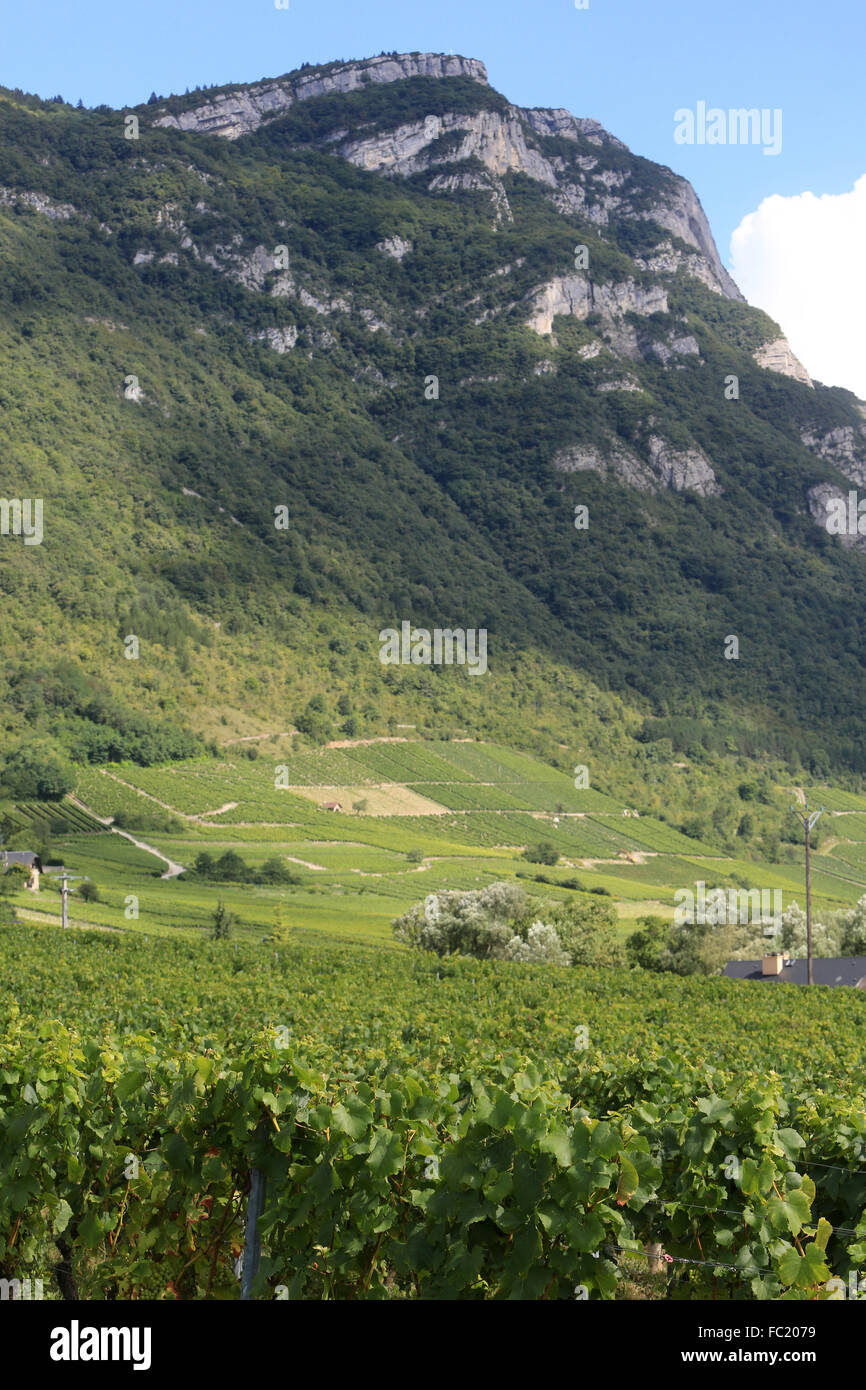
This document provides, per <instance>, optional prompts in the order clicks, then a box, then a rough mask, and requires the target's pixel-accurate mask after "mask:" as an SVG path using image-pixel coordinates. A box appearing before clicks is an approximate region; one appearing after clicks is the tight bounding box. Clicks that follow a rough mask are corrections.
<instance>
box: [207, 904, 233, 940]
mask: <svg viewBox="0 0 866 1390" xmlns="http://www.w3.org/2000/svg"><path fill="white" fill-rule="evenodd" d="M211 921H212V923H213V928H212V931H211V941H228V939H229V937H230V936H231V934H232V928H233V927H234V925H235V918H234V916H233V915H232V913H231V912H229V910H228V908H226V907H224V906H223V904H222V903H221V902H218V903H217V905H216V911H215V912H214V914H213V917H212V918H211Z"/></svg>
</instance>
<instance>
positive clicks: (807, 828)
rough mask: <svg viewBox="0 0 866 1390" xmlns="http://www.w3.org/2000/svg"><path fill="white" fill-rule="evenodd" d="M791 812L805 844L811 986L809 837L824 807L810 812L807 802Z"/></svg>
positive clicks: (807, 938)
mask: <svg viewBox="0 0 866 1390" xmlns="http://www.w3.org/2000/svg"><path fill="white" fill-rule="evenodd" d="M791 810H792V811H793V812H794V815H795V816H796V817H797V820H798V821H799V822H800V824H801V825H802V827H803V836H804V839H805V844H806V961H807V971H808V975H807V979H808V983H809V984H810V985H811V984H814V983H815V982H814V980H813V978H812V876H811V873H812V866H811V861H810V851H811V844H810V838H809V837H810V836H811V834H812V831H813V830H814V828H815V825H816V823H817V820H818V817H819V816H820V815H823V812H824V807H823V806H822V807H821V810H820V811H810V810H809V803H808V801H804V802H803V810H802V812H801V811H799V810H798V808H797V807H796V806H792V807H791Z"/></svg>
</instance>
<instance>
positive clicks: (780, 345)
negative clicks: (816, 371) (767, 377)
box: [752, 338, 813, 386]
mask: <svg viewBox="0 0 866 1390" xmlns="http://www.w3.org/2000/svg"><path fill="white" fill-rule="evenodd" d="M752 356H753V357H754V359H755V361H756V362H757V364H758V366H759V367H766V368H767V370H768V371H770V372H779V373H780V374H781V375H782V376H790V377H793V378H794V380H795V381H802V383H803V385H804V386H812V384H813V383H812V378H811V377H810V376H809V373H808V372H807V371H806V368H805V367H804V366H803V363H802V362H801V361H799V359H798V358H796V357H795V356H794V354H793V352H792V351H791V347H790V344H789V342H788V339H787V338H774V339H773V341H772V342H771V343H764V344H763V345H762V346H761V347H759V348H758V350H757V352H753V353H752Z"/></svg>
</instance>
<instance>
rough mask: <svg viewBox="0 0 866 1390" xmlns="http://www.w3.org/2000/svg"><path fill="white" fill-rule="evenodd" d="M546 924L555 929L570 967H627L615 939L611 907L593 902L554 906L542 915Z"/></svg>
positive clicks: (620, 948) (615, 919)
mask: <svg viewBox="0 0 866 1390" xmlns="http://www.w3.org/2000/svg"><path fill="white" fill-rule="evenodd" d="M545 920H546V921H548V922H550V923H551V925H552V926H553V927H554V928H555V929H556V933H557V935H558V937H559V939H560V941H561V942H562V948H563V950H564V951H565V952H566V954H567V956H568V958H569V960H570V962H571V964H572V965H594V966H604V967H606V968H610V967H615V966H623V965H625V963H626V956H625V951H624V949H623V945H622V942H621V941H620V940H619V939H618V937H617V935H616V930H615V928H616V923H617V915H616V909H615V908H614V906H613V904H612V903H600V902H598V901H596V900H594V899H592V898H589V897H587V898H575V899H573V900H572V901H571V902H567V903H557V904H555V905H554V906H553V907H552V909H551V910H550V911H549V912H546V913H545Z"/></svg>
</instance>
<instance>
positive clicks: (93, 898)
mask: <svg viewBox="0 0 866 1390" xmlns="http://www.w3.org/2000/svg"><path fill="white" fill-rule="evenodd" d="M78 896H79V897H80V898H83V900H84V902H86V903H98V902H100V901H101V899H100V896H99V889H98V888H97V886H96V884H95V883H94V882H93V880H92V879H90V878H86V879H85V880H84V882H83V883H82V885H81V887H80V888H79V890H78Z"/></svg>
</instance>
